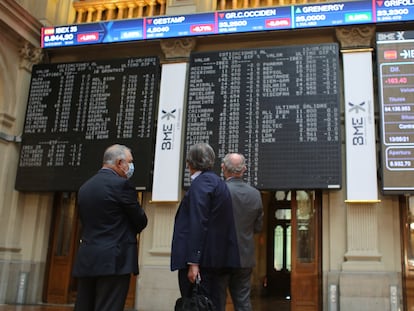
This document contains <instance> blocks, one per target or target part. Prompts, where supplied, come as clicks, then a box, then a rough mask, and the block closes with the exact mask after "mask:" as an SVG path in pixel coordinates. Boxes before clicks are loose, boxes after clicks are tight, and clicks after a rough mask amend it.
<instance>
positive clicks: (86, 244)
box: [73, 145, 147, 311]
mask: <svg viewBox="0 0 414 311" xmlns="http://www.w3.org/2000/svg"><path fill="white" fill-rule="evenodd" d="M133 172H134V164H133V158H132V154H131V150H130V149H129V148H127V147H126V146H123V145H112V146H110V147H109V148H108V149H106V151H105V153H104V156H103V166H102V168H101V169H100V170H99V171H98V173H97V174H96V175H94V176H93V177H92V178H90V179H89V180H88V181H86V182H85V183H84V184H83V185H82V187H81V188H80V189H79V193H78V205H79V215H80V220H81V223H82V235H81V240H80V245H79V250H78V254H77V257H76V261H75V265H74V268H73V275H74V276H75V277H77V278H78V294H77V300H76V304H75V311H122V310H123V309H124V305H125V299H126V296H127V294H128V289H129V282H130V277H131V273H134V274H138V251H137V234H138V233H140V232H141V231H142V230H143V229H144V228H145V227H146V226H147V216H146V215H145V212H144V210H143V209H142V208H141V206H140V205H139V203H138V201H137V193H136V191H135V188H134V186H133V185H132V184H131V183H130V182H129V180H128V179H129V178H130V177H131V176H132V174H133Z"/></svg>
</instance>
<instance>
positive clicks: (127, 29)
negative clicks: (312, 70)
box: [41, 0, 414, 48]
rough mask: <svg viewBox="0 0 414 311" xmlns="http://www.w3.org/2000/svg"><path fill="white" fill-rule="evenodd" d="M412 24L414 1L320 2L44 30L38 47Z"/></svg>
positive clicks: (46, 28)
mask: <svg viewBox="0 0 414 311" xmlns="http://www.w3.org/2000/svg"><path fill="white" fill-rule="evenodd" d="M413 20H414V0H368V1H366V0H364V1H342V2H331V3H329V2H323V3H314V4H301V5H291V6H277V7H263V8H257V9H245V10H231V11H216V12H208V13H198V14H187V15H177V16H157V17H145V18H141V19H126V20H114V21H105V22H97V23H86V24H78V25H76V24H74V25H66V26H56V27H44V28H42V33H41V46H42V47H43V48H56V47H65V46H77V45H85V44H105V43H116V42H127V41H140V40H151V39H163V38H164V39H165V38H174V37H178V38H179V37H188V36H207V35H217V34H234V33H245V32H260V31H274V30H284V29H299V28H315V27H328V26H347V25H356V24H374V23H389V22H406V21H413Z"/></svg>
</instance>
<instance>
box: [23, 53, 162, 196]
mask: <svg viewBox="0 0 414 311" xmlns="http://www.w3.org/2000/svg"><path fill="white" fill-rule="evenodd" d="M159 80H160V66H159V60H158V58H155V57H147V58H128V59H114V60H110V61H96V62H78V63H60V64H47V65H37V66H34V68H33V71H32V79H31V84H30V91H29V99H28V104H27V112H26V118H25V125H24V132H23V135H22V146H21V152H20V159H19V166H18V171H17V178H16V185H15V187H16V189H17V190H22V191H77V190H78V189H79V187H80V185H81V184H82V183H83V182H85V181H86V179H87V178H89V177H91V176H92V175H93V174H95V173H96V171H97V170H98V169H99V168H100V167H101V166H102V156H103V153H104V151H105V149H106V148H107V147H108V146H110V145H111V144H114V143H119V144H124V145H127V146H128V147H129V148H131V149H132V153H133V156H134V159H135V161H134V164H135V167H136V169H135V174H134V175H133V177H132V181H133V183H134V184H135V185H136V187H137V188H139V189H148V188H149V187H150V185H151V182H152V181H151V168H152V157H153V150H154V137H155V133H154V130H155V129H154V127H155V125H154V114H155V107H156V103H157V99H158V88H159Z"/></svg>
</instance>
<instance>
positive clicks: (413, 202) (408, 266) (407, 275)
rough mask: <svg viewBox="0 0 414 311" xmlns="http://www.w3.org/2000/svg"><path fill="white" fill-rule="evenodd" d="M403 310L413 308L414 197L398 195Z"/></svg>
mask: <svg viewBox="0 0 414 311" xmlns="http://www.w3.org/2000/svg"><path fill="white" fill-rule="evenodd" d="M400 217H401V228H402V229H401V235H402V237H401V241H402V246H401V250H402V258H403V269H402V271H403V304H404V310H410V311H411V310H414V197H412V196H400Z"/></svg>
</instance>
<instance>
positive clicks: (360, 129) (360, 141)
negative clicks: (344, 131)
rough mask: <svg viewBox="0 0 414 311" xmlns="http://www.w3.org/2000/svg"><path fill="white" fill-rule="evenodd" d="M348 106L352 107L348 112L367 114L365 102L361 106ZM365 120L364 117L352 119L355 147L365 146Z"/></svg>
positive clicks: (350, 104) (351, 104)
mask: <svg viewBox="0 0 414 311" xmlns="http://www.w3.org/2000/svg"><path fill="white" fill-rule="evenodd" d="M348 105H349V106H350V107H351V108H350V109H349V110H348V112H355V113H356V114H358V113H359V112H365V108H364V107H363V106H364V105H365V102H362V103H360V104H357V105H354V104H353V103H348ZM364 120H365V118H364V117H359V118H357V117H352V119H351V124H352V128H353V132H352V144H353V145H354V146H361V145H364V144H365V139H364V136H365V134H364V133H365V122H364Z"/></svg>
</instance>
